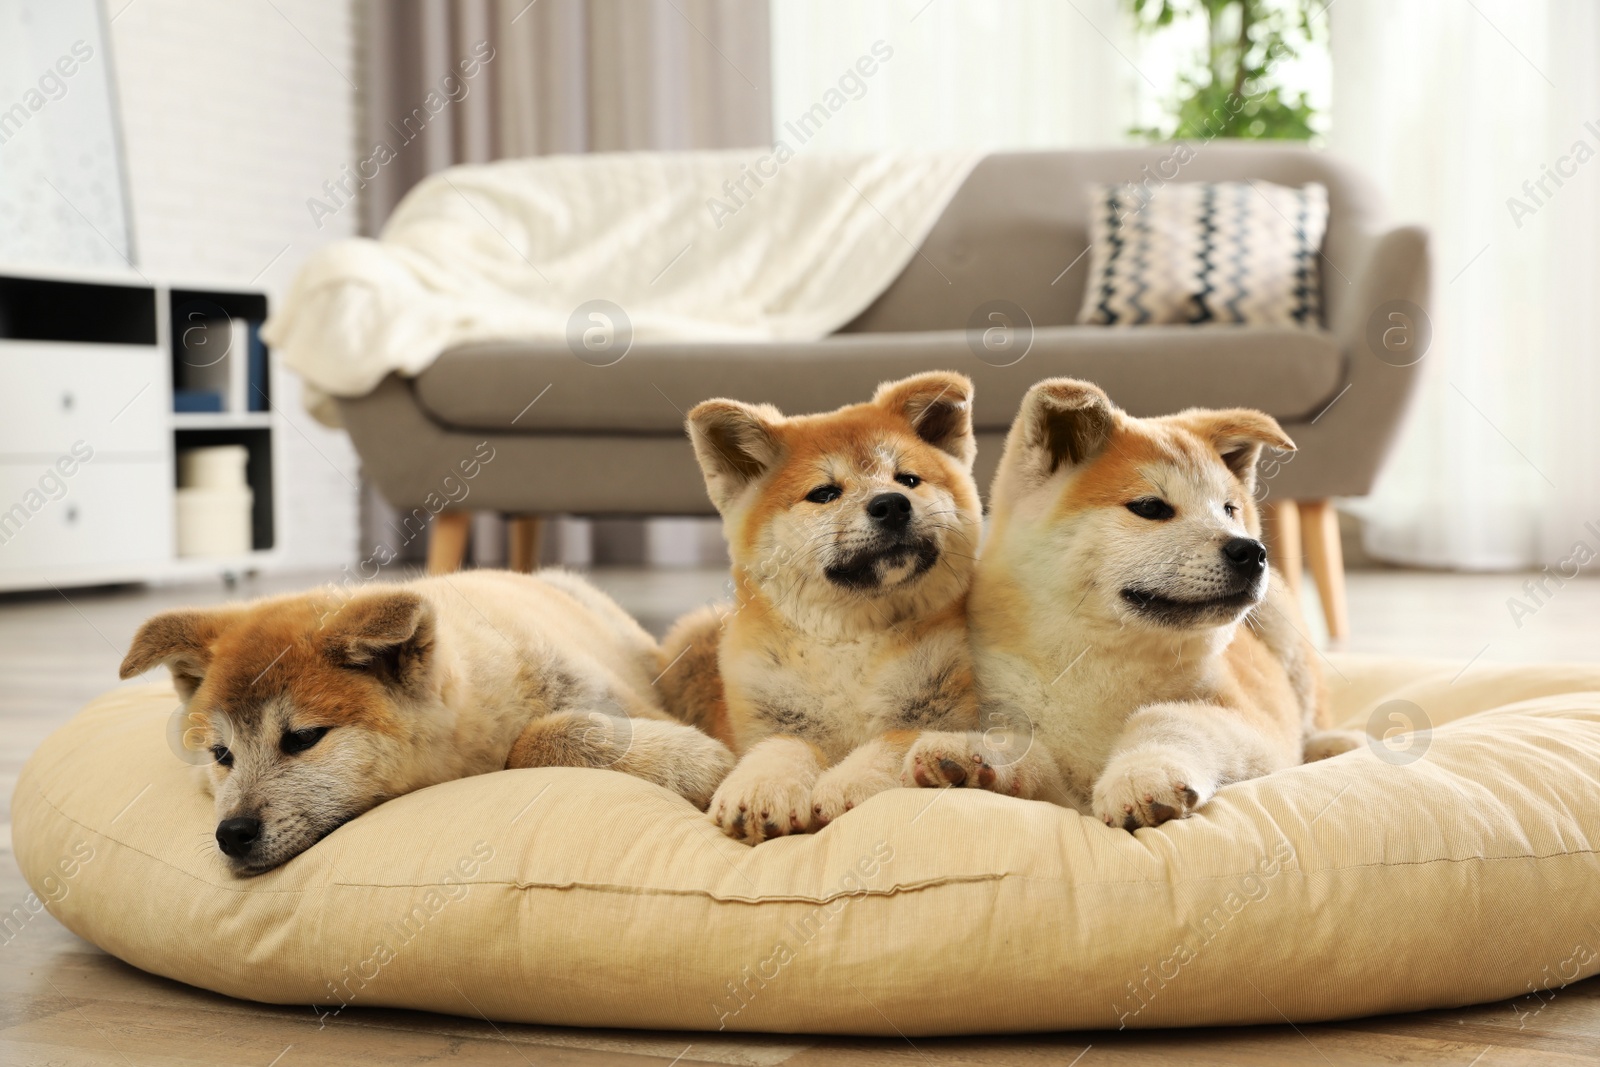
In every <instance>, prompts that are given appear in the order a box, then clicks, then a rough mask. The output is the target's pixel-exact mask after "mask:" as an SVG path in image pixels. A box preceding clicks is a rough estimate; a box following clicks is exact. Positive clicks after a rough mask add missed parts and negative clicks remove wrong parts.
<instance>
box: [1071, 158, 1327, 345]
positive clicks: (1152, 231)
mask: <svg viewBox="0 0 1600 1067" xmlns="http://www.w3.org/2000/svg"><path fill="white" fill-rule="evenodd" d="M1327 227H1328V191H1327V189H1326V188H1325V187H1323V186H1322V185H1319V184H1316V183H1311V184H1308V185H1303V186H1300V187H1299V188H1293V189H1291V188H1289V187H1287V186H1282V185H1274V184H1272V183H1271V182H1259V181H1242V182H1168V183H1165V184H1160V183H1157V182H1155V181H1154V180H1153V179H1152V181H1150V182H1145V183H1142V184H1141V183H1133V182H1124V183H1118V184H1115V185H1096V186H1091V187H1090V188H1089V242H1090V248H1091V252H1090V257H1089V281H1088V286H1087V288H1085V290H1084V294H1083V308H1082V310H1081V311H1079V313H1078V321H1079V322H1080V323H1085V324H1090V325H1100V326H1148V325H1162V324H1171V323H1190V324H1196V325H1200V324H1213V323H1223V324H1230V325H1247V326H1290V325H1294V326H1304V327H1313V326H1317V325H1319V323H1320V321H1321V315H1322V291H1321V289H1322V278H1321V271H1320V270H1319V264H1318V257H1319V255H1320V254H1321V251H1320V250H1321V248H1322V235H1323V233H1324V232H1325V231H1326V230H1327Z"/></svg>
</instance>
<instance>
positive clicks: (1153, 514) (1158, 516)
mask: <svg viewBox="0 0 1600 1067" xmlns="http://www.w3.org/2000/svg"><path fill="white" fill-rule="evenodd" d="M1128 510H1129V511H1131V512H1133V513H1134V514H1135V515H1137V516H1139V517H1140V518H1141V519H1155V520H1157V521H1160V520H1163V519H1170V518H1172V516H1174V515H1176V514H1177V512H1176V511H1174V510H1173V508H1172V505H1171V504H1169V503H1167V502H1166V501H1165V500H1162V499H1161V498H1160V497H1158V496H1142V497H1140V498H1139V499H1138V500H1130V501H1129V502H1128Z"/></svg>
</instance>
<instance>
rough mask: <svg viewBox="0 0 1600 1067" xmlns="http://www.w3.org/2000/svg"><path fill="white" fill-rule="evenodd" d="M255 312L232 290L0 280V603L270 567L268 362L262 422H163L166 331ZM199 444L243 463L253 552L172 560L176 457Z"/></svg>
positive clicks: (274, 472) (169, 346)
mask: <svg viewBox="0 0 1600 1067" xmlns="http://www.w3.org/2000/svg"><path fill="white" fill-rule="evenodd" d="M266 313H267V299H266V296H265V294H263V293H260V292H251V291H248V290H240V289H230V288H226V287H222V288H217V287H206V286H176V285H167V284H154V285H152V284H149V283H147V282H145V281H144V280H143V279H139V280H137V281H132V280H129V279H127V278H123V277H90V276H86V275H82V274H70V273H62V274H40V273H31V272H30V273H28V274H26V275H24V274H20V273H19V274H12V273H7V272H5V271H4V270H3V269H0V590H20V589H49V588H52V587H54V588H62V589H64V588H67V587H70V586H84V585H99V584H108V583H116V582H141V581H162V580H173V579H179V578H185V577H190V578H192V577H203V576H207V575H224V576H226V575H234V574H239V573H247V572H250V571H254V570H257V569H260V568H261V567H263V566H264V565H266V564H268V563H269V562H270V561H271V560H272V559H273V558H274V557H275V556H276V555H277V554H278V552H279V551H280V549H279V545H280V538H279V532H278V521H279V516H280V514H281V511H282V509H281V507H280V491H279V486H278V472H280V471H281V470H282V469H283V464H282V459H281V455H280V449H281V445H282V437H281V434H280V433H279V430H280V426H279V423H280V421H281V420H280V419H279V417H278V416H277V415H276V414H275V413H274V412H273V411H272V410H271V407H270V405H271V399H270V398H271V394H272V379H273V370H272V359H271V355H270V353H266V356H267V358H266V362H265V366H266V371H265V390H264V391H265V392H266V393H267V400H266V403H267V405H268V410H265V411H223V412H203V413H176V412H174V411H173V390H174V382H175V379H176V375H177V368H178V367H179V365H180V352H179V350H178V348H177V346H176V345H175V342H174V329H175V327H174V324H175V323H178V324H181V323H183V322H185V321H189V320H191V319H193V318H194V317H195V316H196V315H203V316H206V317H208V318H213V319H214V318H216V317H217V316H224V317H227V318H232V319H237V320H239V321H245V322H260V321H262V320H264V319H265V318H266ZM236 356H237V358H247V354H243V353H232V352H230V354H229V356H228V357H227V358H229V359H232V358H235V357H236ZM259 384H260V383H258V385H259ZM214 444H242V445H244V446H245V447H246V448H247V449H248V450H249V463H248V467H247V477H248V480H249V482H250V487H251V489H252V490H253V492H254V497H255V499H254V505H253V512H252V516H251V520H252V521H251V528H252V542H253V549H252V551H251V552H249V553H247V554H245V555H243V556H237V557H227V558H190V559H183V558H179V557H178V556H177V553H176V539H175V535H174V510H175V496H174V490H175V488H176V483H177V472H176V455H177V453H178V451H179V450H181V449H183V448H188V447H194V446H202V445H214Z"/></svg>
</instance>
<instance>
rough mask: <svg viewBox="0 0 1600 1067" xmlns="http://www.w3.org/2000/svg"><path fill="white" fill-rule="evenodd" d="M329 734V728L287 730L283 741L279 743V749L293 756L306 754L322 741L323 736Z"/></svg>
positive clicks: (315, 727) (314, 727) (316, 727)
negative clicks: (307, 750)
mask: <svg viewBox="0 0 1600 1067" xmlns="http://www.w3.org/2000/svg"><path fill="white" fill-rule="evenodd" d="M327 732H328V728H327V727H326V726H313V727H311V728H310V729H309V730H285V731H284V732H283V740H282V741H281V742H279V747H280V748H282V749H283V751H284V752H286V753H288V754H289V755H291V756H293V755H296V754H298V753H301V752H304V751H305V750H306V749H308V748H310V747H311V746H312V745H314V744H316V743H317V742H318V741H321V740H322V735H323V734H325V733H327Z"/></svg>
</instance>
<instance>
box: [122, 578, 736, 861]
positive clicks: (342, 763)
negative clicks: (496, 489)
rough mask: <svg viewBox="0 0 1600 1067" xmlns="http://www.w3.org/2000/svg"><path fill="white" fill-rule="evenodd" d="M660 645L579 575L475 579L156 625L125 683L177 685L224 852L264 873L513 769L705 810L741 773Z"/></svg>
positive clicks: (280, 601)
mask: <svg viewBox="0 0 1600 1067" xmlns="http://www.w3.org/2000/svg"><path fill="white" fill-rule="evenodd" d="M656 657H657V649H656V643H655V641H653V640H652V639H651V637H650V635H649V634H647V633H645V632H644V630H642V629H640V627H639V625H638V624H637V623H636V622H634V621H633V619H631V618H630V617H629V616H628V615H627V613H625V612H624V611H623V610H622V609H621V608H620V607H618V606H617V604H616V603H615V602H613V601H612V600H611V599H610V598H609V597H607V596H606V595H605V594H604V593H601V592H600V591H599V590H597V589H595V588H594V587H593V586H590V585H588V584H587V583H585V582H584V581H582V580H581V579H579V578H578V577H576V576H575V575H571V574H566V573H563V572H559V571H545V572H542V573H540V574H536V575H527V574H513V573H509V572H505V571H476V572H470V573H464V574H457V575H452V576H450V577H444V578H426V579H422V580H419V581H414V582H408V583H405V584H401V585H375V586H372V587H369V588H366V589H363V590H360V591H357V592H355V593H354V594H353V595H352V594H349V593H347V592H344V591H341V590H337V589H331V588H328V589H321V590H315V591H313V592H310V593H302V594H296V595H292V596H282V597H275V598H271V599H267V600H258V601H254V602H252V603H246V604H237V605H227V606H224V607H219V608H206V609H185V610H178V611H168V612H164V613H162V614H160V615H157V616H155V617H153V618H151V619H150V620H149V621H147V622H146V623H145V624H144V625H143V626H142V627H140V629H139V632H138V634H137V635H136V636H135V637H134V639H133V645H132V647H131V648H130V649H129V651H128V655H127V658H126V659H124V660H123V662H122V677H124V678H130V677H132V676H134V675H136V674H142V673H144V672H145V671H147V670H149V669H150V668H152V667H155V666H157V665H158V664H163V663H164V664H166V666H167V668H168V669H169V670H170V671H171V672H172V680H173V684H174V685H175V686H176V687H177V690H178V695H179V697H180V698H181V699H182V700H183V703H184V708H185V710H186V711H187V720H188V722H189V723H190V736H192V735H193V734H196V733H198V734H200V735H202V736H203V739H204V740H203V745H204V748H205V749H207V750H208V751H209V759H208V760H207V764H206V767H205V771H206V779H207V782H208V784H209V786H210V789H211V792H212V794H213V795H214V797H215V800H216V818H217V827H216V840H217V847H218V848H219V849H220V850H221V851H222V853H223V855H224V856H226V857H227V860H228V863H229V865H230V866H231V868H232V870H233V871H234V872H235V873H237V874H241V875H252V874H260V873H262V872H263V871H267V870H270V869H271V868H273V867H276V866H278V865H279V864H281V863H284V862H286V861H287V860H290V859H292V858H293V857H294V856H296V855H298V854H299V853H301V852H303V851H305V850H306V849H308V848H310V847H311V846H312V845H314V844H316V843H317V842H318V841H320V840H321V839H322V838H323V837H325V836H327V835H328V834H330V833H332V832H333V831H334V830H335V829H337V828H338V827H340V826H342V825H343V824H344V823H346V822H349V821H350V820H351V819H353V818H355V817H356V816H357V815H360V814H361V813H362V812H364V811H367V810H368V809H370V808H372V807H374V806H376V805H378V804H380V803H382V802H383V801H385V800H389V799H391V798H393V797H397V796H400V795H401V794H403V793H409V792H411V791H412V790H415V789H421V788H423V787H424V786H429V785H434V784H436V783H439V782H444V781H449V780H450V779H454V778H463V777H466V776H467V775H473V774H483V773H485V772H487V771H496V770H501V769H503V768H506V767H603V768H610V769H613V770H619V771H623V772H624V773H627V774H632V775H635V776H637V777H640V778H644V779H645V780H647V781H650V782H654V783H656V784H657V785H661V786H664V787H665V788H667V789H670V790H672V791H674V792H676V793H678V794H680V795H681V796H683V797H686V798H687V799H688V800H690V801H691V802H692V803H694V804H696V805H698V806H699V807H701V808H704V807H705V806H706V804H707V803H708V802H709V801H710V799H711V794H712V791H713V790H715V789H716V787H717V784H718V783H719V782H720V781H721V780H722V778H723V776H724V775H725V774H726V773H727V771H728V769H729V767H731V766H732V764H733V757H732V754H731V753H729V752H728V750H727V748H726V747H724V746H723V745H722V744H721V743H720V742H717V741H714V740H712V739H711V738H709V737H707V736H706V735H704V734H702V733H700V732H699V731H698V730H694V729H691V728H690V727H687V726H685V725H683V724H682V723H679V722H676V721H674V720H672V719H671V718H670V717H669V716H668V715H666V714H665V713H664V712H663V711H662V709H661V707H660V704H659V703H658V700H657V698H656V696H655V695H654V690H653V689H652V687H651V684H650V680H651V678H652V677H653V676H654V674H655V671H656Z"/></svg>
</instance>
